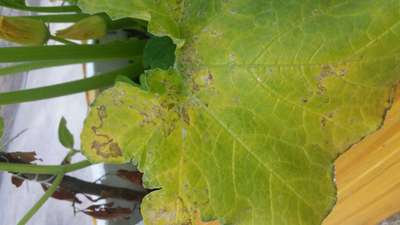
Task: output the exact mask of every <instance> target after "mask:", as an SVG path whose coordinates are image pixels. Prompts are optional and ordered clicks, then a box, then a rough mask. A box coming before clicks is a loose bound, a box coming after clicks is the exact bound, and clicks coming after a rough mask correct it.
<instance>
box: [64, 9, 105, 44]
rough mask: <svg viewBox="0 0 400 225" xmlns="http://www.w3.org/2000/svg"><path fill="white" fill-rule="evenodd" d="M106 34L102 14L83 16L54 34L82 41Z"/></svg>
mask: <svg viewBox="0 0 400 225" xmlns="http://www.w3.org/2000/svg"><path fill="white" fill-rule="evenodd" d="M106 34H107V22H106V20H105V19H104V18H103V17H102V16H98V15H96V16H90V17H87V18H84V19H82V20H80V21H78V22H77V23H75V24H74V25H72V26H70V27H68V28H66V29H64V30H59V31H57V33H56V36H57V37H61V38H65V39H72V40H81V41H84V40H88V39H96V38H101V37H103V36H105V35H106Z"/></svg>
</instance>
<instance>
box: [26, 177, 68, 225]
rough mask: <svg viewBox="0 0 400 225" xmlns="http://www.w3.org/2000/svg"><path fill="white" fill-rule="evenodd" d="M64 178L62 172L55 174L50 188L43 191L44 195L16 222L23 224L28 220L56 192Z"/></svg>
mask: <svg viewBox="0 0 400 225" xmlns="http://www.w3.org/2000/svg"><path fill="white" fill-rule="evenodd" d="M63 178H64V173H60V174H58V175H57V177H56V179H55V180H54V182H53V183H52V185H51V186H50V188H49V189H48V190H47V191H46V193H44V195H43V196H42V197H41V198H40V199H39V201H37V202H36V203H35V205H34V206H33V207H32V208H31V209H30V210H29V211H28V212H27V213H26V214H25V215H24V217H23V218H22V219H21V220H20V221H19V222H18V225H25V224H26V223H28V221H29V220H30V219H31V218H32V217H33V216H34V215H35V214H36V213H37V212H38V211H39V209H40V208H41V207H42V206H43V205H44V203H46V201H47V200H48V199H49V198H50V197H51V196H52V195H53V194H54V192H56V190H57V188H58V186H59V185H60V184H61V182H62V180H63Z"/></svg>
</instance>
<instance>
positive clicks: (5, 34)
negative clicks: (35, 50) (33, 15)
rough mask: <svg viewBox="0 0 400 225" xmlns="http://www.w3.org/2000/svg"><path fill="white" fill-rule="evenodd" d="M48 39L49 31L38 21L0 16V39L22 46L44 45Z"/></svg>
mask: <svg viewBox="0 0 400 225" xmlns="http://www.w3.org/2000/svg"><path fill="white" fill-rule="evenodd" d="M49 37H50V32H49V29H48V28H47V26H46V24H45V23H44V22H42V21H40V20H36V19H30V18H23V17H7V16H0V38H1V39H4V40H7V41H10V42H14V43H18V44H22V45H44V44H46V43H47V41H48V40H49Z"/></svg>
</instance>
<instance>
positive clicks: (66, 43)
mask: <svg viewBox="0 0 400 225" xmlns="http://www.w3.org/2000/svg"><path fill="white" fill-rule="evenodd" d="M50 39H52V40H54V41H57V42H60V43H63V44H65V45H78V43H75V42H73V41H69V40H66V39H64V38H60V37H57V36H54V35H50Z"/></svg>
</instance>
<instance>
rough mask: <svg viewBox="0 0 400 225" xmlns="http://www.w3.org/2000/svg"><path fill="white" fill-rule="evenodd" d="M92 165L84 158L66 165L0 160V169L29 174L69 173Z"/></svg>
mask: <svg viewBox="0 0 400 225" xmlns="http://www.w3.org/2000/svg"><path fill="white" fill-rule="evenodd" d="M90 165H92V164H91V163H90V162H89V161H87V160H84V161H80V162H77V163H73V164H68V165H61V166H60V165H57V166H56V165H48V166H42V165H31V164H24V163H8V162H0V171H4V172H10V173H30V174H53V175H57V174H60V173H69V172H73V171H76V170H80V169H83V168H85V167H88V166H90Z"/></svg>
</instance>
